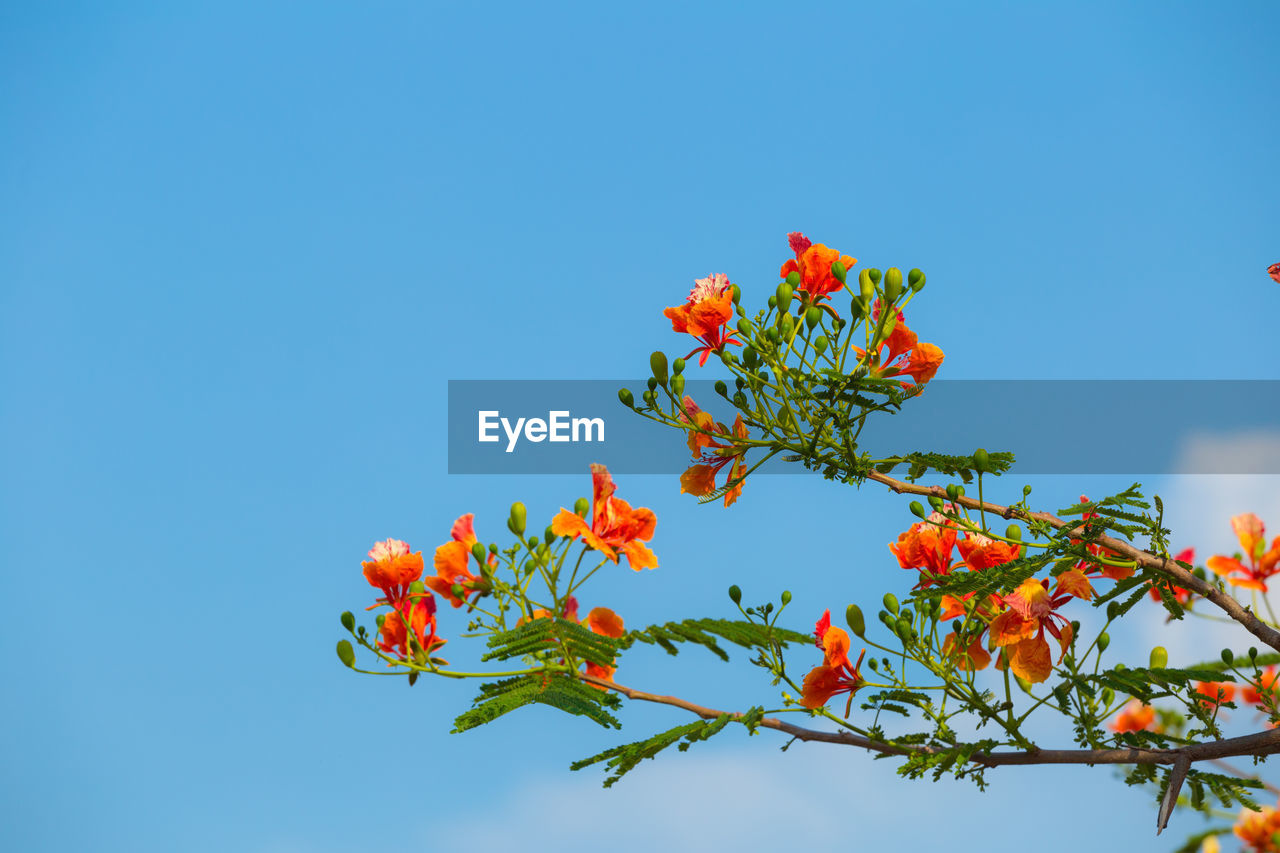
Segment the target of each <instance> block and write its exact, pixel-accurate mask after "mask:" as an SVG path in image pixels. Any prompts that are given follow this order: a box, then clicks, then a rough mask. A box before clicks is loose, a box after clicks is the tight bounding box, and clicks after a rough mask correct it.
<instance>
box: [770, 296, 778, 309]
mask: <svg viewBox="0 0 1280 853" xmlns="http://www.w3.org/2000/svg"><path fill="white" fill-rule="evenodd" d="M769 307H770V308H777V307H778V297H776V296H770V297H769Z"/></svg>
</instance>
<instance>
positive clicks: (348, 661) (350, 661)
mask: <svg viewBox="0 0 1280 853" xmlns="http://www.w3.org/2000/svg"><path fill="white" fill-rule="evenodd" d="M338 660H340V661H342V663H343V665H344V666H346V667H347V668H349V669H355V668H356V650H355V649H353V648H351V643H349V642H347V641H346V640H339V641H338Z"/></svg>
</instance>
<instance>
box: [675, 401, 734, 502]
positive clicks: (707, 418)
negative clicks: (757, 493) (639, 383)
mask: <svg viewBox="0 0 1280 853" xmlns="http://www.w3.org/2000/svg"><path fill="white" fill-rule="evenodd" d="M684 407H685V410H686V411H687V412H688V415H687V416H686V415H685V413H684V412H681V413H680V420H682V421H684V422H685V423H691V424H693V425H694V426H696V427H699V428H701V429H702V430H706V432H700V431H699V430H696V429H691V430H689V437H688V442H689V450H690V452H692V453H693V458H694V459H697V460H699V462H698V464H696V465H693V466H692V467H690V468H689V470H687V471H685V472H684V473H683V474H681V475H680V491H681V492H688V493H689V494H691V495H697V496H699V497H701V496H702V495H709V494H711V493H712V492H714V491H715V490H716V477H717V476H718V475H719V474H720V470H721V469H722V468H724V467H725V466H726V465H728V466H729V476H728V477H727V478H726V480H725V483H726V484H727V483H730V482H733V480H734V479H735V478H737V477H740V476H742V472H743V470H744V469H745V468H746V465H745V464H744V463H743V456H745V455H746V452H747V448H746V447H745V446H741V447H740V446H738V445H736V444H734V443H733V442H732V441H730V442H729V443H727V444H726V443H723V442H720V441H717V440H716V438H715V436H716V435H723V436H725V437H726V438H728V437H730V433H729V430H728V429H727V428H726V427H725V425H724V424H718V423H716V422H715V419H714V418H712V417H711V414H710V413H708V412H704V411H702V410H701V409H699V408H698V404H697V403H695V402H693V398H691V397H685V398H684ZM707 433H711V434H710V435H708V434H707ZM747 435H748V434H747V424H746V422H745V421H743V420H742V415H741V414H739V415H738V417H737V419H736V420H734V422H733V434H732V438H736V439H739V440H743V439H746V438H747ZM741 494H742V483H738V485H736V486H734V487H733V488H732V489H730V490H729V491H727V492H725V494H724V505H725V506H732V505H733V503H734V502H735V501H736V500H737V499H738V496H739V495H741Z"/></svg>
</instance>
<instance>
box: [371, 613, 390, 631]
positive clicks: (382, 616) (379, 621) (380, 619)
mask: <svg viewBox="0 0 1280 853" xmlns="http://www.w3.org/2000/svg"><path fill="white" fill-rule="evenodd" d="M373 621H374V624H376V625H377V626H378V630H379V631H381V630H382V623H383V622H386V621H387V614H385V613H379V614H378V618H377V619H374V620H373Z"/></svg>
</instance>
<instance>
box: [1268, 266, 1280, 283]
mask: <svg viewBox="0 0 1280 853" xmlns="http://www.w3.org/2000/svg"><path fill="white" fill-rule="evenodd" d="M1267 275H1269V276H1271V278H1272V279H1273V280H1275V281H1278V282H1280V264H1272V265H1271V266H1269V267H1267Z"/></svg>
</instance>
